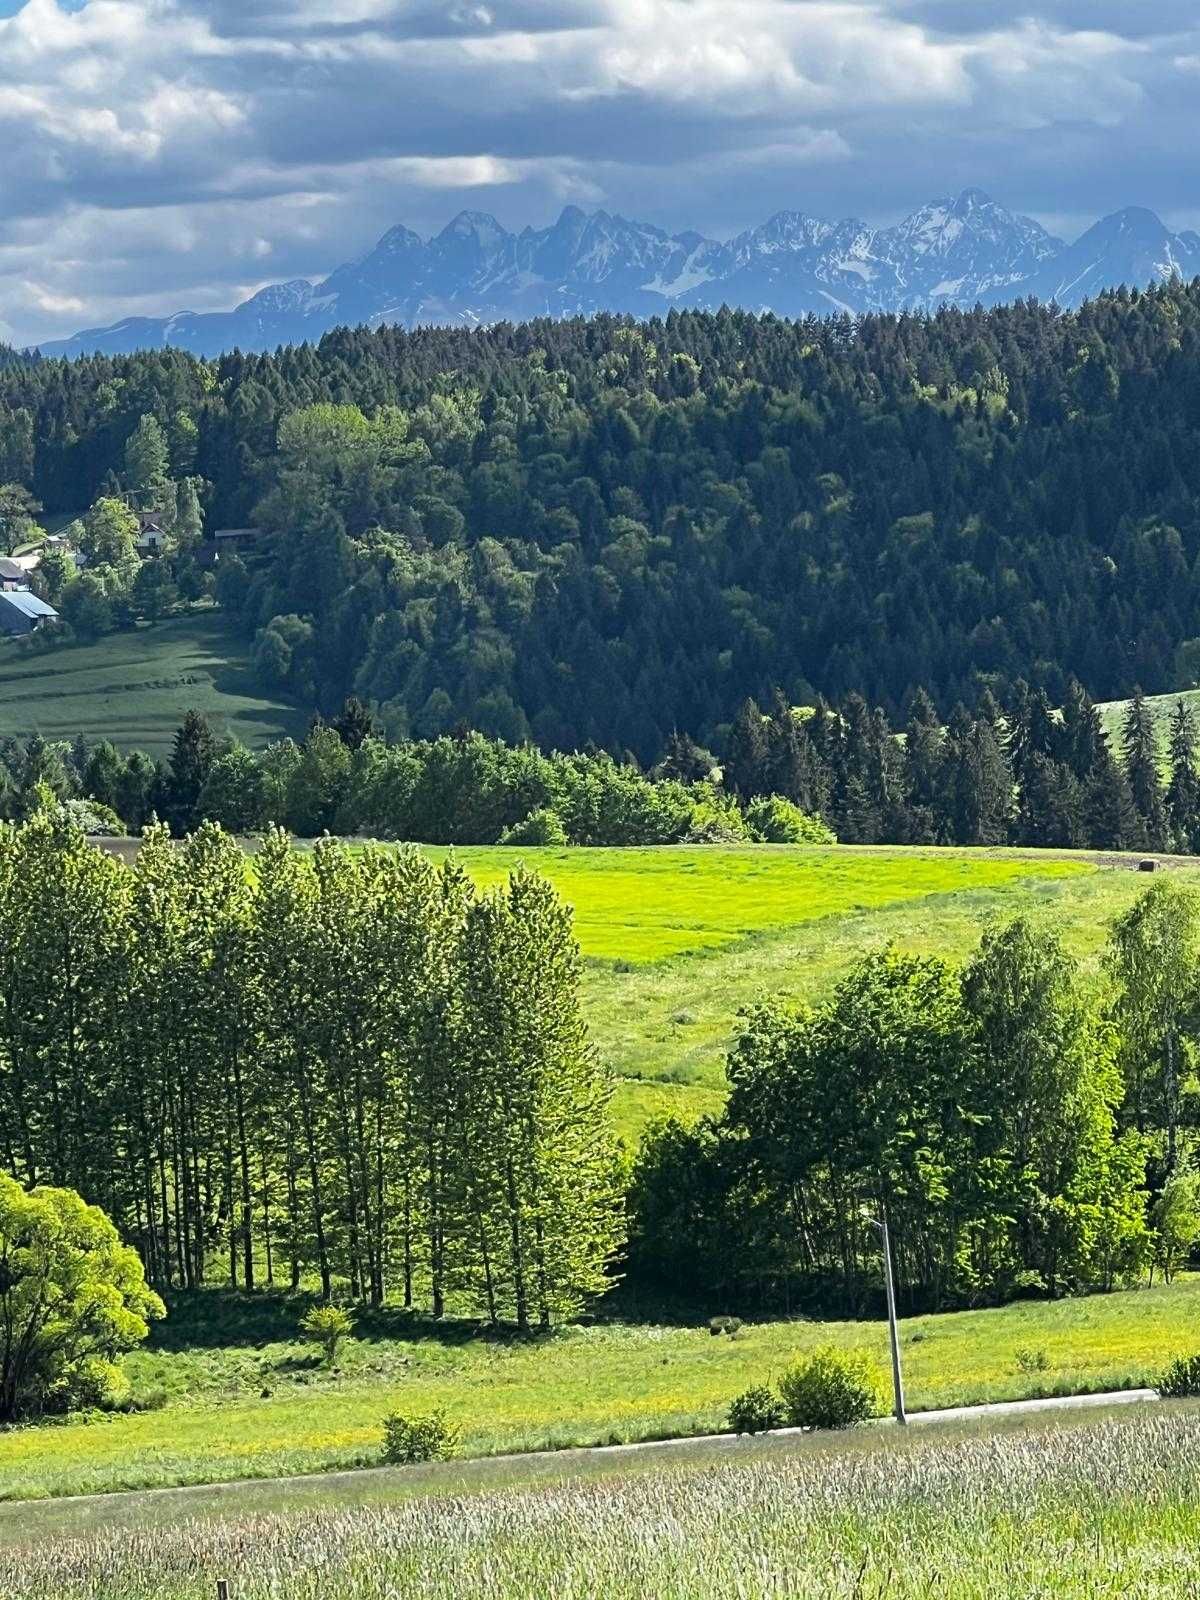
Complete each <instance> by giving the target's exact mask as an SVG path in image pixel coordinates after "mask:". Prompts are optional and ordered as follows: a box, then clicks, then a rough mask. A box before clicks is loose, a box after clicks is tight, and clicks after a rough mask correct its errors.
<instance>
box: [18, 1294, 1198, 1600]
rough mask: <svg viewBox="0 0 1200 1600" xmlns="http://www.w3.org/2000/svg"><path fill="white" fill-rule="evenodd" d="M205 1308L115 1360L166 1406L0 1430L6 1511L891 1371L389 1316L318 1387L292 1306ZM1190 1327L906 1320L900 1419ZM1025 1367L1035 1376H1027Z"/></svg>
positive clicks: (784, 1334)
mask: <svg viewBox="0 0 1200 1600" xmlns="http://www.w3.org/2000/svg"><path fill="white" fill-rule="evenodd" d="M198 1298H199V1300H200V1302H201V1303H199V1304H197V1303H196V1297H193V1300H192V1302H191V1303H190V1304H187V1305H184V1306H182V1307H179V1308H178V1309H177V1311H176V1313H175V1324H174V1326H172V1325H171V1321H170V1320H168V1323H167V1324H166V1325H165V1326H164V1328H163V1329H162V1331H161V1332H160V1334H159V1335H158V1340H157V1347H156V1348H151V1349H148V1350H146V1351H143V1352H139V1353H138V1354H136V1355H134V1356H132V1357H130V1358H128V1371H129V1372H130V1375H131V1376H132V1378H133V1381H134V1387H135V1392H136V1393H137V1394H138V1395H140V1396H141V1397H142V1398H143V1399H149V1398H151V1397H154V1398H155V1399H156V1400H157V1401H158V1402H165V1404H163V1405H162V1409H159V1410H155V1411H148V1412H142V1413H137V1414H133V1415H124V1416H115V1417H109V1418H107V1419H104V1420H100V1421H94V1422H84V1421H71V1422H66V1423H63V1424H61V1425H57V1426H48V1427H47V1426H43V1427H31V1428H25V1429H17V1430H15V1431H12V1432H8V1433H0V1500H4V1499H23V1498H30V1497H40V1496H51V1495H68V1494H87V1493H93V1492H100V1491H107V1490H115V1489H138V1488H151V1487H161V1486H165V1485H171V1484H187V1483H206V1482H207V1483H212V1482H219V1481H222V1480H225V1479H231V1478H266V1477H283V1476H288V1475H291V1474H296V1473H305V1472H321V1471H328V1470H330V1469H333V1468H339V1467H356V1466H369V1465H373V1464H374V1463H376V1462H377V1461H378V1460H379V1456H380V1441H381V1438H382V1424H383V1418H384V1416H385V1415H386V1414H387V1413H388V1412H390V1411H394V1410H401V1411H404V1412H406V1413H409V1414H412V1413H423V1412H427V1411H430V1410H433V1409H436V1408H441V1409H444V1410H445V1412H446V1414H447V1416H448V1417H450V1418H452V1419H453V1420H454V1421H455V1422H456V1423H457V1424H458V1425H459V1426H460V1427H461V1429H462V1441H463V1451H464V1453H465V1454H467V1455H486V1454H492V1453H497V1452H501V1451H513V1450H543V1449H550V1448H560V1447H563V1446H566V1445H578V1444H605V1443H615V1442H620V1441H626V1440H636V1439H646V1438H670V1437H673V1436H680V1435H686V1434H694V1433H709V1432H712V1431H715V1430H720V1429H721V1428H722V1427H723V1426H724V1422H725V1416H726V1411H727V1408H728V1405H729V1402H730V1400H731V1399H732V1398H733V1397H734V1395H736V1394H738V1393H739V1392H740V1391H741V1390H742V1389H744V1388H746V1387H747V1386H748V1385H749V1384H751V1383H755V1382H767V1381H770V1380H771V1378H772V1377H773V1376H774V1375H777V1374H778V1372H779V1371H780V1369H781V1368H782V1367H783V1366H784V1365H785V1364H786V1363H787V1361H788V1360H789V1359H790V1358H791V1357H792V1356H794V1355H796V1354H797V1353H799V1352H802V1351H804V1350H807V1349H811V1348H812V1347H813V1346H815V1345H817V1344H820V1343H824V1342H827V1341H829V1340H832V1341H834V1342H836V1343H838V1344H840V1345H844V1346H862V1347H863V1348H864V1349H867V1350H868V1351H870V1352H871V1354H872V1355H873V1356H874V1357H875V1358H876V1359H877V1360H878V1361H879V1362H880V1363H881V1364H882V1363H883V1362H884V1361H885V1359H886V1332H885V1328H884V1325H883V1324H882V1323H865V1322H857V1323H855V1322H815V1321H778V1322H764V1323H757V1324H753V1325H750V1326H747V1327H746V1328H744V1329H743V1330H742V1331H741V1332H740V1333H739V1334H738V1335H737V1336H736V1337H735V1338H728V1337H725V1336H721V1337H715V1338H714V1337H713V1336H712V1335H711V1334H710V1333H709V1331H708V1328H707V1326H705V1325H704V1324H702V1323H700V1324H693V1325H688V1326H668V1325H663V1324H659V1323H655V1322H637V1321H632V1320H631V1321H626V1322H620V1323H618V1322H613V1323H597V1324H596V1325H593V1326H587V1327H579V1328H564V1329H562V1330H560V1331H558V1332H556V1333H555V1334H553V1335H552V1336H551V1337H550V1338H548V1339H546V1340H543V1341H536V1342H533V1343H528V1342H520V1341H509V1340H505V1339H496V1338H489V1337H486V1336H481V1335H480V1334H478V1333H477V1332H476V1331H475V1330H474V1329H468V1328H458V1329H454V1328H450V1329H446V1330H438V1331H435V1330H432V1329H431V1328H430V1327H429V1326H428V1324H420V1323H408V1322H406V1319H405V1318H404V1317H403V1315H402V1314H400V1313H383V1314H379V1315H377V1316H375V1317H374V1318H371V1317H366V1316H364V1318H363V1320H362V1322H361V1324H360V1329H359V1332H360V1335H361V1336H360V1337H359V1338H357V1339H356V1340H355V1342H354V1343H353V1345H350V1346H348V1347H347V1348H346V1351H345V1354H344V1355H343V1356H341V1357H339V1369H338V1370H337V1371H336V1372H333V1373H331V1372H328V1371H327V1370H325V1369H324V1368H323V1367H321V1366H320V1365H319V1363H318V1361H317V1359H316V1357H315V1355H314V1353H313V1351H312V1348H311V1346H305V1345H301V1344H300V1343H298V1342H297V1341H296V1339H295V1337H294V1333H295V1325H296V1320H297V1318H298V1315H299V1307H298V1306H296V1305H294V1304H292V1305H289V1304H288V1303H287V1302H286V1301H285V1300H276V1301H273V1300H271V1299H270V1297H267V1296H259V1297H257V1298H256V1300H255V1301H254V1302H251V1303H250V1305H248V1306H247V1305H242V1306H238V1305H237V1304H236V1303H231V1302H230V1300H229V1298H228V1297H227V1296H225V1295H223V1294H220V1293H219V1292H209V1293H205V1292H202V1293H201V1294H200V1296H199V1297H198ZM711 1309H713V1310H714V1311H720V1310H725V1309H728V1308H725V1307H713V1308H711ZM1198 1329H1200V1279H1181V1280H1177V1281H1176V1282H1175V1283H1174V1284H1172V1285H1170V1286H1169V1287H1157V1288H1154V1289H1150V1290H1144V1291H1134V1292H1126V1293H1120V1294H1113V1295H1102V1296H1093V1297H1091V1298H1089V1299H1080V1300H1067V1301H1060V1302H1058V1303H1056V1304H1042V1303H1033V1302H1028V1303H1023V1304H1017V1305H1011V1306H1007V1307H1004V1308H1001V1309H999V1310H989V1311H971V1312H955V1313H949V1314H944V1315H941V1316H924V1317H912V1318H907V1319H905V1321H904V1324H903V1332H904V1357H905V1369H906V1384H907V1390H908V1395H909V1401H910V1405H911V1407H912V1408H913V1409H914V1410H920V1409H939V1408H941V1407H944V1406H953V1405H965V1404H973V1403H976V1402H983V1401H989V1400H1011V1399H1021V1398H1025V1397H1027V1396H1030V1395H1042V1394H1068V1393H1083V1392H1087V1391H1092V1392H1098V1391H1103V1390H1107V1389H1122V1388H1136V1387H1140V1386H1141V1385H1143V1384H1146V1383H1148V1382H1150V1381H1151V1380H1152V1379H1153V1378H1154V1376H1155V1375H1156V1374H1157V1373H1158V1372H1159V1370H1160V1369H1161V1367H1162V1366H1163V1364H1164V1363H1165V1362H1166V1361H1167V1360H1169V1359H1170V1358H1171V1357H1172V1356H1174V1355H1176V1354H1179V1353H1181V1352H1184V1351H1191V1350H1193V1349H1196V1348H1197V1347H1200V1332H1198V1331H1197V1330H1198ZM1023 1352H1025V1353H1026V1354H1022V1353H1023ZM1030 1352H1032V1353H1034V1354H1035V1355H1036V1356H1037V1358H1038V1361H1039V1362H1040V1360H1041V1358H1043V1357H1044V1361H1045V1365H1044V1367H1041V1368H1040V1369H1038V1370H1032V1371H1031V1370H1029V1367H1030V1360H1029V1355H1028V1353H1030ZM2 1527H3V1524H0V1529H2ZM2 1592H3V1591H2V1590H0V1593H2Z"/></svg>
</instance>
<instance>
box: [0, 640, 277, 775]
mask: <svg viewBox="0 0 1200 1600" xmlns="http://www.w3.org/2000/svg"><path fill="white" fill-rule="evenodd" d="M187 711H203V712H205V713H206V714H207V715H208V716H210V717H211V718H212V721H213V725H214V727H215V728H217V729H218V730H219V731H220V732H221V733H227V734H229V735H231V736H232V737H234V738H237V739H239V740H240V741H241V742H242V743H243V744H245V745H248V746H249V747H250V748H251V749H254V750H257V749H261V748H262V747H263V746H264V745H266V744H270V742H271V741H272V740H273V739H279V738H282V737H283V736H284V735H285V734H293V735H296V736H302V735H303V733H304V729H305V727H306V726H307V718H306V716H305V714H304V713H303V712H302V711H300V710H299V709H297V708H296V707H295V706H291V705H289V704H288V703H287V702H286V701H284V700H283V699H281V698H279V697H278V696H272V695H264V694H263V692H262V690H261V687H260V686H259V685H258V684H257V683H256V681H255V675H254V673H253V671H252V669H251V664H250V660H249V655H248V652H247V649H246V646H245V644H244V643H243V642H242V641H240V640H239V639H237V637H236V636H235V635H234V634H233V632H232V631H231V629H230V628H229V626H228V624H227V623H226V622H225V621H224V620H223V619H222V618H221V616H220V614H219V613H218V612H216V611H211V610H210V611H203V610H201V611H195V612H192V613H190V614H189V615H187V616H181V617H171V618H168V619H166V620H165V621H162V622H158V623H155V624H154V625H153V626H151V627H138V628H135V629H133V630H132V631H130V632H128V633H112V634H107V635H106V636H105V637H104V638H102V639H98V640H97V641H96V642H95V643H94V644H79V645H69V646H66V647H63V648H59V649H54V650H47V651H45V652H36V651H35V652H30V651H28V650H27V649H25V648H23V647H22V646H21V645H19V644H16V643H14V642H12V641H9V640H5V641H3V642H0V736H14V737H17V738H28V737H29V736H30V735H31V734H34V733H40V734H41V735H42V736H43V738H46V739H74V738H75V737H76V736H77V735H78V734H79V733H80V732H85V733H86V734H87V737H88V739H89V740H90V741H91V742H92V743H95V742H97V741H99V740H101V739H111V740H112V742H113V743H114V744H115V745H117V746H118V747H119V748H121V749H124V750H132V749H139V750H145V751H147V752H148V754H150V755H152V756H166V755H168V754H169V753H170V749H171V742H172V740H173V739H174V736H175V730H176V729H177V728H178V727H179V724H180V723H181V722H182V721H183V717H184V713H185V712H187Z"/></svg>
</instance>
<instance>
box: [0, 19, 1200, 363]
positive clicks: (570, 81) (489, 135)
mask: <svg viewBox="0 0 1200 1600" xmlns="http://www.w3.org/2000/svg"><path fill="white" fill-rule="evenodd" d="M0 9H6V10H13V5H12V0H8V4H7V6H4V5H3V0H0ZM1198 94H1200V19H1198V18H1197V15H1196V11H1195V6H1194V3H1193V0H1187V3H1186V4H1185V3H1183V0H1158V4H1156V5H1155V6H1154V7H1142V6H1130V5H1128V4H1127V0H1031V3H1030V8H1029V10H1028V11H1027V13H1026V14H1024V15H1022V16H1020V17H1018V18H1016V19H1014V15H1013V8H1012V6H1011V5H1007V4H1001V3H997V0H84V3H83V4H79V3H78V0H73V3H68V0H26V3H25V4H23V5H21V6H20V7H19V9H15V10H14V11H13V14H12V15H10V16H6V17H4V18H3V20H0V147H2V148H3V150H4V152H5V159H4V160H3V162H2V163H0V218H2V219H3V221H0V337H9V338H15V339H17V340H19V341H22V342H24V341H28V340H33V339H36V338H46V337H50V336H52V335H55V334H61V333H65V332H70V331H72V330H74V329H75V328H77V327H79V326H80V325H82V324H84V323H97V322H109V321H112V320H114V319H116V318H117V317H120V316H124V315H132V314H155V313H161V312H164V311H169V310H175V309H179V308H180V307H184V306H186V307H188V308H190V309H194V310H209V309H216V308H218V307H223V306H227V305H231V304H233V303H235V302H236V301H237V300H239V299H242V298H244V297H245V296H246V295H247V294H248V293H252V292H253V291H254V290H255V289H256V288H258V287H259V286H261V285H262V284H263V283H265V282H269V281H272V280H275V279H280V278H287V277H292V276H299V275H304V276H309V275H315V274H317V273H320V272H322V271H324V270H327V269H328V268H330V267H332V266H334V265H336V264H337V263H338V262H339V261H341V260H344V259H345V258H346V257H348V256H351V255H353V254H355V253H357V252H359V251H361V250H365V249H366V248H368V247H369V245H370V244H371V243H372V242H373V241H374V239H375V238H376V237H377V236H378V235H379V234H381V233H382V232H384V231H385V229H386V228H387V227H388V226H390V225H391V224H392V223H394V222H397V221H404V222H406V223H408V224H409V225H410V226H412V227H415V228H417V229H418V230H419V231H422V232H428V231H432V230H433V229H435V228H437V227H440V226H441V225H442V224H443V223H444V222H446V221H447V220H448V219H449V217H450V215H451V214H452V213H453V212H454V211H455V210H457V209H458V208H459V207H461V206H463V205H469V206H472V207H476V208H480V209H488V210H492V211H494V212H495V213H496V214H497V215H498V216H499V217H500V219H501V220H502V221H503V222H505V223H506V224H508V225H509V226H517V225H521V224H523V223H525V222H534V223H537V224H541V223H543V222H545V221H547V220H549V219H550V217H551V216H552V215H553V213H554V212H555V210H556V209H557V208H558V207H559V206H561V205H562V204H563V203H564V202H566V201H576V202H578V203H581V204H584V205H604V206H606V207H608V208H609V209H613V210H619V211H622V212H624V213H625V214H627V215H636V216H638V217H641V218H644V219H646V220H650V221H655V222H659V223H661V224H662V225H664V226H668V227H680V226H697V227H701V228H703V229H704V230H705V231H706V232H709V233H712V234H718V235H720V234H728V233H730V232H732V231H734V230H735V229H737V228H739V227H742V226H744V225H746V224H748V223H751V222H755V221H759V220H761V219H762V218H763V217H764V216H766V215H767V214H769V213H770V212H772V211H774V210H778V209H781V208H784V207H795V208H797V209H802V210H807V211H812V212H815V213H817V214H824V215H836V216H841V215H845V214H847V213H857V214H859V215H862V216H864V217H866V218H867V219H868V220H870V221H887V220H890V219H892V218H893V217H895V216H897V215H898V214H900V213H901V212H903V211H905V210H906V209H909V208H910V207H911V206H913V205H916V204H919V203H920V202H922V201H924V200H927V199H931V198H934V197H936V196H938V195H941V194H943V193H948V192H951V191H953V190H955V189H958V188H961V187H963V186H965V185H968V184H978V185H979V186H981V187H983V188H986V189H988V190H989V191H991V192H992V193H994V194H995V196H996V197H997V198H998V199H1000V200H1002V201H1004V202H1006V203H1008V204H1012V205H1014V206H1018V207H1020V208H1022V209H1026V210H1030V211H1032V212H1034V213H1035V214H1037V215H1038V216H1040V217H1041V218H1042V220H1044V221H1046V222H1047V223H1048V224H1050V225H1052V226H1057V227H1059V228H1060V229H1064V230H1066V231H1068V232H1069V231H1070V230H1071V228H1072V227H1073V226H1075V225H1076V224H1079V225H1082V224H1083V223H1084V222H1086V221H1091V220H1093V219H1094V217H1095V216H1096V215H1098V214H1099V213H1101V212H1103V211H1106V210H1112V209H1114V208H1116V207H1117V206H1119V205H1122V204H1126V203H1129V202H1132V201H1137V202H1139V203H1143V204H1147V205H1150V206H1152V207H1155V208H1157V209H1159V210H1160V211H1161V212H1163V213H1164V215H1165V216H1166V218H1167V219H1168V220H1169V221H1170V222H1172V223H1174V224H1175V225H1177V226H1178V225H1184V224H1187V225H1195V222H1196V221H1197V217H1198V215H1200V199H1197V198H1196V177H1197V160H1196V157H1195V156H1194V155H1193V154H1192V149H1193V147H1194V143H1195V141H1194V133H1193V129H1194V109H1193V108H1194V105H1195V101H1196V97H1197V95H1198Z"/></svg>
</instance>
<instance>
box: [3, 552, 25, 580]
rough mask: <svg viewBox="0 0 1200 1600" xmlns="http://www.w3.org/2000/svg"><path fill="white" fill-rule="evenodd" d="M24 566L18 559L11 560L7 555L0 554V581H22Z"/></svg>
mask: <svg viewBox="0 0 1200 1600" xmlns="http://www.w3.org/2000/svg"><path fill="white" fill-rule="evenodd" d="M24 578H25V568H24V567H23V566H22V565H21V564H20V562H19V561H12V560H10V559H9V557H8V556H0V583H15V582H23V581H24Z"/></svg>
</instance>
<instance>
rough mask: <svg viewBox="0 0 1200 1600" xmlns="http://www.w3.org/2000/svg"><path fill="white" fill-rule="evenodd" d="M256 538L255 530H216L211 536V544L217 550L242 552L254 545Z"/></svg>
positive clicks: (257, 531)
mask: <svg viewBox="0 0 1200 1600" xmlns="http://www.w3.org/2000/svg"><path fill="white" fill-rule="evenodd" d="M258 538H259V530H258V529H257V528H218V529H217V530H216V532H215V533H214V534H213V543H214V544H215V545H216V547H217V549H218V550H244V549H245V548H246V547H247V546H248V545H252V544H256V543H257V542H258Z"/></svg>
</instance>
